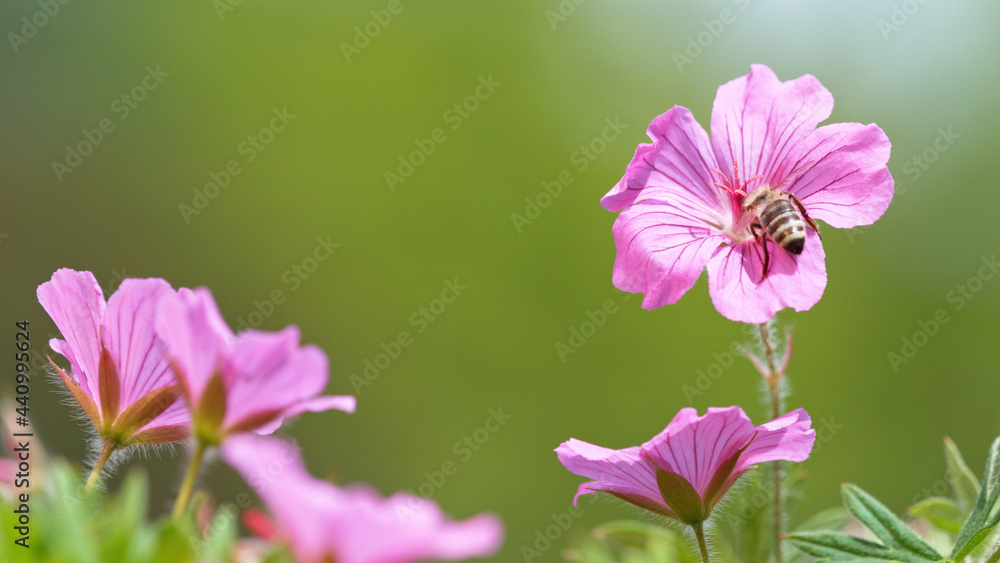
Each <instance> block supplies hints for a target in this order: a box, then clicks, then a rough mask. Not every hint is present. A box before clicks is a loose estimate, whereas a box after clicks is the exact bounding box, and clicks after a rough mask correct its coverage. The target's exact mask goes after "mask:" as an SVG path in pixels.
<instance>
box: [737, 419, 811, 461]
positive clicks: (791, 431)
mask: <svg viewBox="0 0 1000 563" xmlns="http://www.w3.org/2000/svg"><path fill="white" fill-rule="evenodd" d="M811 426H812V420H811V419H810V418H809V413H807V412H806V411H805V410H804V409H795V410H794V411H792V412H790V413H788V414H785V415H783V416H779V417H778V418H776V419H774V420H772V421H771V422H767V423H764V424H761V425H760V426H758V427H757V437H756V438H754V440H753V442H752V443H751V444H750V447H749V448H747V450H746V451H745V452H743V455H742V456H740V461H739V463H737V464H736V472H737V473H740V472H743V471H746V470H747V469H749V468H750V466H752V465H756V464H758V463H763V462H765V461H774V460H777V459H782V460H786V461H805V460H806V458H808V457H809V454H810V453H811V452H812V449H813V443H814V442H815V441H816V431H815V430H813V429H812V428H810V427H811Z"/></svg>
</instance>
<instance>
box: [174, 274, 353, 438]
mask: <svg viewBox="0 0 1000 563" xmlns="http://www.w3.org/2000/svg"><path fill="white" fill-rule="evenodd" d="M156 331H157V334H158V335H159V336H160V339H161V340H162V341H163V344H164V346H165V349H166V355H167V358H168V359H169V360H170V365H171V367H172V368H173V371H174V373H175V374H176V376H177V380H178V381H179V383H180V387H181V390H182V391H183V393H184V397H185V399H187V403H188V405H189V407H190V409H191V419H192V422H193V426H194V431H195V434H196V435H197V436H198V438H199V439H200V440H202V441H203V442H205V443H209V444H217V443H220V442H221V441H222V440H223V438H225V437H226V436H227V435H229V434H233V433H236V432H249V431H256V432H257V433H260V434H270V433H271V432H273V431H274V430H276V429H277V428H278V427H279V426H280V425H281V422H282V420H283V419H285V418H288V417H292V416H295V415H297V414H300V413H303V412H306V411H313V412H319V411H325V410H329V409H338V410H342V411H346V412H354V406H355V399H354V397H351V396H320V397H317V396H316V395H317V394H319V393H320V392H322V391H323V389H324V388H325V387H326V383H327V380H328V379H329V364H328V361H327V358H326V354H324V353H323V351H322V350H320V349H319V348H318V347H316V346H313V345H307V346H304V347H301V348H300V347H299V330H298V328H297V327H295V326H294V325H292V326H289V327H286V328H285V329H284V330H282V331H280V332H264V331H258V330H247V331H244V332H242V333H240V334H239V335H238V336H234V335H233V333H232V331H231V330H230V329H229V326H228V325H226V322H225V320H223V318H222V315H221V314H220V313H219V309H218V307H217V306H216V304H215V300H214V299H213V298H212V294H211V293H210V292H209V291H208V289H205V288H198V289H195V290H193V291H192V290H189V289H181V290H180V291H179V292H177V294H175V295H172V296H168V297H167V298H165V299H164V300H163V301H162V302H161V303H160V309H159V314H158V316H157V318H156Z"/></svg>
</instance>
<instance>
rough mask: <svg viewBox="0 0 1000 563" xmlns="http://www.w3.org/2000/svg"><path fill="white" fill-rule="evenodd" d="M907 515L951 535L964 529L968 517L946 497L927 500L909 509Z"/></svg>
mask: <svg viewBox="0 0 1000 563" xmlns="http://www.w3.org/2000/svg"><path fill="white" fill-rule="evenodd" d="M977 487H978V485H977ZM906 513H907V514H909V515H910V516H915V517H917V518H924V519H926V520H928V521H930V523H931V524H934V525H935V526H937V527H938V528H940V529H942V530H944V531H946V532H948V533H950V534H958V532H959V531H960V530H961V529H962V522H964V521H965V518H966V516H967V513H966V512H965V511H963V510H962V509H961V508H959V507H958V506H957V505H956V504H955V501H953V500H951V499H950V498H945V497H930V498H926V499H924V500H922V501H920V502H918V503H917V504H914V505H913V506H911V507H910V508H907V509H906Z"/></svg>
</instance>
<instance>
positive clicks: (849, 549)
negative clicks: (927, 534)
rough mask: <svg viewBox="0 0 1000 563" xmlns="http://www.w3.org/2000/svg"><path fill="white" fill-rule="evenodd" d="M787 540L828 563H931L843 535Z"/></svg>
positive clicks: (817, 534) (800, 536) (802, 534)
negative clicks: (878, 562) (847, 562)
mask: <svg viewBox="0 0 1000 563" xmlns="http://www.w3.org/2000/svg"><path fill="white" fill-rule="evenodd" d="M785 539H786V540H787V541H788V542H789V543H791V544H792V545H793V546H795V547H796V548H798V549H799V550H801V551H803V552H805V553H807V554H809V555H812V556H814V557H822V558H825V560H827V561H858V560H859V558H861V559H860V560H861V561H866V560H872V561H899V562H901V563H928V562H931V561H940V560H941V559H940V558H937V559H928V558H925V557H922V556H920V555H917V554H915V553H911V552H908V551H903V550H901V549H897V548H890V547H886V546H884V545H880V544H877V543H875V542H871V541H868V540H863V539H861V538H856V537H854V536H849V535H847V534H844V533H841V532H830V531H818V532H798V533H795V534H789V535H788V536H785Z"/></svg>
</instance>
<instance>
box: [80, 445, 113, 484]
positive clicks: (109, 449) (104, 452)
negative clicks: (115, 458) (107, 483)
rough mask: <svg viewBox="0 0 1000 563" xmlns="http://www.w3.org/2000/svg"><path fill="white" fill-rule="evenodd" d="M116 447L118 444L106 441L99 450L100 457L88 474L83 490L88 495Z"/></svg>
mask: <svg viewBox="0 0 1000 563" xmlns="http://www.w3.org/2000/svg"><path fill="white" fill-rule="evenodd" d="M117 447H118V442H116V441H114V440H112V439H110V438H109V439H108V440H107V441H105V442H104V447H103V448H101V455H99V456H97V462H95V463H94V469H93V470H92V471H91V472H90V477H88V478H87V485H86V486H85V487H84V490H85V491H87V492H88V493H89V492H90V491H92V490H94V486H95V485H97V481H98V480H99V479H100V478H101V473H102V472H103V471H104V466H105V465H107V463H108V459H110V458H111V454H112V453H113V452H114V451H115V449H116V448H117Z"/></svg>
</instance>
